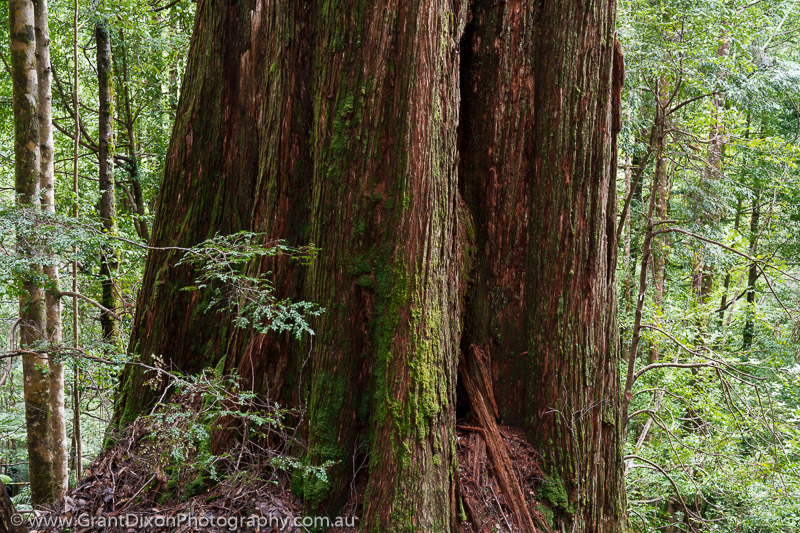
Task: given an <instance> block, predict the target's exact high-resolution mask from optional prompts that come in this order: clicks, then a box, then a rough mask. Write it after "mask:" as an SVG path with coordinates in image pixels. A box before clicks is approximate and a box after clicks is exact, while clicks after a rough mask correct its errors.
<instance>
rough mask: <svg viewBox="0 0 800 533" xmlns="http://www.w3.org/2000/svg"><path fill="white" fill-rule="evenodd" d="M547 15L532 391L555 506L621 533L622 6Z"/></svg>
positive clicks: (579, 6)
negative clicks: (618, 22) (618, 33)
mask: <svg viewBox="0 0 800 533" xmlns="http://www.w3.org/2000/svg"><path fill="white" fill-rule="evenodd" d="M540 16H541V19H540V20H539V24H540V32H541V37H540V39H541V40H540V42H539V43H538V47H537V55H536V59H537V61H535V64H534V72H535V73H536V80H535V86H536V99H535V103H534V108H535V120H534V149H533V154H534V172H533V181H532V187H533V189H532V190H534V191H536V194H533V195H532V198H531V200H532V208H531V229H530V244H531V245H530V246H529V249H528V260H529V263H528V276H527V293H526V299H527V302H528V308H527V309H526V315H527V316H526V321H527V325H528V334H529V343H528V350H527V351H528V354H526V355H525V357H527V358H529V359H530V360H531V361H532V362H533V364H532V369H531V373H530V376H531V377H532V378H535V379H534V380H530V381H528V388H527V390H526V394H525V396H523V398H526V399H527V400H528V402H527V403H528V413H529V415H528V416H529V422H528V424H529V426H528V427H529V433H530V434H532V435H533V436H534V443H535V445H536V447H537V449H539V450H540V452H541V453H542V454H543V456H544V457H545V459H546V464H545V466H546V469H547V472H548V474H549V476H550V478H549V479H548V482H549V483H550V486H551V487H558V490H556V489H554V490H556V492H560V490H561V488H562V487H563V489H564V491H565V493H566V502H563V503H562V504H561V505H559V506H558V508H557V520H558V521H559V522H561V524H562V525H561V528H562V530H564V529H566V530H570V529H571V528H572V527H575V528H576V530H578V531H617V530H620V529H622V528H624V527H625V525H626V523H627V518H626V517H625V502H626V500H625V488H624V483H623V473H622V472H623V462H622V432H623V428H624V420H622V419H621V416H620V412H621V411H620V400H621V398H620V385H619V375H618V371H619V365H620V360H619V351H618V344H617V339H618V332H617V321H616V314H617V313H616V298H615V291H616V276H615V271H616V251H617V244H616V238H615V233H616V228H615V222H616V196H615V191H616V157H617V145H616V134H617V132H618V131H619V128H620V119H621V109H620V108H621V104H620V94H621V88H622V77H623V76H624V73H623V66H622V52H621V49H620V48H619V44H618V43H616V46H615V39H614V31H615V28H614V24H615V3H614V2H608V3H603V2H597V3H586V2H582V1H568V2H546V3H545V4H544V6H543V8H542V13H541V15H540ZM508 377H510V376H508ZM559 499H561V498H559ZM561 500H563V499H561ZM573 519H574V520H576V521H577V523H573Z"/></svg>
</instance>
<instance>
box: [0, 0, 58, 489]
mask: <svg viewBox="0 0 800 533" xmlns="http://www.w3.org/2000/svg"><path fill="white" fill-rule="evenodd" d="M8 9H9V25H10V29H11V71H12V84H13V101H14V161H15V167H14V187H15V192H16V195H17V206H20V207H24V208H27V209H31V210H32V211H34V214H36V212H38V211H39V209H40V208H41V201H40V199H39V193H40V189H39V164H40V153H39V117H38V115H37V102H38V94H39V93H38V85H37V74H36V37H35V33H34V27H35V18H34V10H33V3H32V2H31V1H30V0H9V2H8ZM17 250H18V253H19V254H20V255H21V256H26V255H32V254H33V253H34V250H33V248H32V245H31V243H30V242H26V241H25V240H24V238H23V239H18V241H17ZM41 275H42V267H41V266H37V265H32V266H31V267H30V276H29V277H28V279H26V280H24V281H23V288H24V290H23V292H22V294H21V295H20V298H19V317H20V343H19V346H20V349H25V348H28V347H33V346H36V345H38V344H39V343H40V342H41V341H42V340H43V339H44V336H45V331H44V328H45V321H46V318H45V301H44V300H45V296H44V290H43V289H42V288H41V287H39V286H38V284H37V278H38V277H39V276H41ZM22 372H23V376H24V389H25V425H26V429H27V432H28V436H29V438H28V439H27V441H28V461H29V469H30V478H31V503H33V504H36V505H38V504H44V503H48V502H50V501H52V498H53V463H52V455H51V452H50V439H49V436H50V425H49V424H50V423H49V413H50V407H49V396H50V394H49V388H50V383H49V379H48V367H47V358H46V357H44V356H42V355H37V354H35V353H33V352H32V351H31V352H30V353H26V354H25V355H23V356H22Z"/></svg>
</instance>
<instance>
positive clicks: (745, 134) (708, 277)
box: [0, 0, 800, 532]
mask: <svg viewBox="0 0 800 533" xmlns="http://www.w3.org/2000/svg"><path fill="white" fill-rule="evenodd" d="M618 7H619V13H618V21H617V24H618V38H619V40H620V42H621V44H622V49H623V52H624V55H625V63H626V79H625V86H624V90H623V122H622V132H621V133H620V135H619V155H618V169H619V170H618V180H617V197H618V206H619V208H618V212H619V213H620V216H619V220H618V228H617V236H618V240H619V247H620V248H619V261H618V271H617V283H618V301H619V304H618V305H619V313H620V320H619V328H620V341H621V345H622V350H623V354H624V355H626V357H627V358H628V361H629V363H626V364H625V365H624V367H623V368H622V369H621V370H620V375H621V376H622V379H623V384H622V387H623V390H624V392H625V401H626V403H627V402H629V404H630V405H629V407H628V420H627V421H626V424H627V425H626V443H625V473H626V483H627V491H628V507H629V512H630V519H631V524H632V526H633V528H634V529H635V530H637V531H666V532H677V531H693V530H695V531H715V532H735V531H736V532H739V531H759V532H778V531H781V532H790V531H798V530H800V311H799V309H800V299H799V298H800V294H798V289H800V277H799V276H800V268H799V266H800V265H798V261H797V257H800V240H798V235H800V231H799V230H800V107H798V106H800V55H799V54H800V5H798V2H797V1H796V0H730V1H724V0H720V1H705V0H700V1H697V0H692V1H688V0H687V1H681V0H656V1H652V0H642V1H639V0H630V1H628V0H622V1H620V3H619V6H618ZM194 10H195V4H194V3H192V2H189V1H188V0H179V1H173V2H161V3H159V2H153V1H149V0H120V1H114V2H110V1H109V2H94V1H93V2H83V1H80V2H75V3H73V2H72V1H71V0H70V1H62V0H53V1H52V2H51V3H50V38H51V43H50V53H51V62H52V70H53V93H52V94H53V97H52V98H53V124H54V127H55V132H54V141H55V143H54V147H55V148H54V163H55V214H54V215H49V216H43V217H41V216H40V217H35V218H34V217H30V216H28V214H27V213H26V212H24V211H20V210H19V209H17V208H15V196H14V153H13V146H14V140H13V139H14V117H13V112H12V105H11V103H12V96H11V75H10V66H9V57H10V54H9V43H8V39H3V40H2V41H0V52H1V53H2V57H3V66H2V68H3V69H4V74H3V75H2V76H0V230H1V231H0V321H2V325H1V326H0V346H2V347H3V351H4V352H5V355H3V356H2V359H0V405H2V409H0V475H2V479H3V480H4V481H6V482H11V483H12V484H11V485H10V486H11V487H12V488H13V489H14V497H13V499H14V501H15V503H16V504H17V505H20V506H25V505H27V504H29V497H30V493H29V490H28V489H27V487H26V485H25V483H26V482H27V481H28V474H27V451H26V444H25V443H26V431H25V405H24V399H23V396H22V382H23V373H22V363H21V360H20V358H19V357H15V355H16V353H15V349H16V347H17V344H15V338H14V334H15V325H16V323H17V320H18V318H19V316H18V315H19V310H18V296H19V294H20V293H21V291H23V290H24V287H23V285H24V282H25V281H26V278H25V275H24V273H25V272H26V271H27V269H28V268H29V266H30V264H31V262H33V263H39V264H56V265H57V267H58V270H59V272H60V283H61V291H62V298H61V299H62V302H63V304H64V308H63V339H64V340H63V343H64V345H65V346H69V347H70V348H74V349H73V350H71V351H70V350H66V352H65V354H64V355H63V362H64V368H65V382H66V406H67V411H68V416H67V417H66V432H67V436H68V441H69V445H68V449H69V472H70V480H71V483H74V482H75V477H76V475H75V474H76V471H78V470H81V468H82V466H85V465H86V464H88V463H89V462H91V461H92V460H93V459H94V458H95V457H96V456H97V454H98V453H99V451H100V450H101V447H102V445H103V442H104V438H105V437H106V428H107V427H108V425H109V423H110V422H111V417H112V414H113V407H114V401H115V400H114V395H115V392H116V391H117V390H118V382H117V381H118V376H119V372H120V369H121V364H122V363H123V362H124V361H125V358H126V355H125V354H126V350H125V347H126V346H127V344H128V335H129V332H130V327H131V319H132V316H133V313H134V307H135V301H136V293H137V289H138V288H139V285H140V283H141V280H142V277H143V270H144V261H145V256H146V252H147V246H146V245H147V243H148V242H149V240H150V232H151V228H152V221H153V210H154V205H155V201H156V198H157V195H158V192H159V185H160V183H161V176H162V173H163V170H164V166H165V154H166V152H167V147H168V144H169V141H170V135H171V132H172V128H173V124H174V121H175V118H176V112H177V108H178V99H179V96H180V87H181V81H182V77H183V75H184V70H185V67H186V53H187V50H188V45H189V40H190V37H191V32H192V26H193V17H194ZM98 27H102V28H104V29H105V30H106V31H105V35H106V38H107V40H108V42H109V43H110V62H108V63H106V64H104V63H103V62H102V61H101V60H99V59H98V57H100V56H99V55H98V45H99V44H101V45H102V43H99V41H98V35H99V33H102V32H98V31H97V28H98ZM0 28H3V34H4V35H7V34H8V29H9V20H8V13H7V10H5V9H2V10H0ZM104 79H105V80H106V81H105V82H104V81H103V80H104ZM104 84H105V86H106V87H108V88H109V89H110V95H111V104H112V105H111V115H110V122H107V123H106V125H104V122H103V113H101V111H102V109H101V107H100V105H99V103H98V102H99V100H100V93H101V91H102V90H103V88H102V87H103V86H104ZM109 124H110V143H109V144H108V147H109V157H110V160H111V161H112V167H113V168H112V170H113V172H112V173H110V174H108V173H107V174H106V175H104V176H101V171H100V166H101V165H100V163H101V161H102V159H103V157H102V156H101V145H102V144H103V142H102V138H103V135H104V132H105V134H109V129H108V125H109ZM76 137H77V139H76ZM76 140H77V141H78V143H77V152H76V150H75V148H76V143H75V141H76ZM107 184H111V185H110V186H108V185H107ZM109 202H110V203H111V205H112V206H113V207H114V209H112V210H111V212H110V214H109V211H108V210H107V209H108V205H109ZM104 209H105V211H104ZM21 238H22V239H30V240H37V241H39V242H41V241H44V242H46V243H47V249H48V250H49V252H48V254H46V256H43V257H28V256H20V255H19V254H18V253H17V251H16V250H17V249H16V248H15V246H16V243H17V241H18V239H21ZM226 246H230V247H231V248H230V249H232V250H239V248H236V243H233V244H231V243H226ZM288 252H289V253H297V254H304V253H306V252H307V250H300V251H298V250H288ZM53 258H55V259H53ZM251 259H253V258H252V257H250V256H248V257H245V260H246V261H249V260H251ZM44 283H45V284H46V283H50V281H45V282H44ZM198 283H202V280H200V281H199V282H198ZM77 295H80V296H77ZM308 309H311V312H312V313H313V312H316V311H314V310H313V308H305V310H306V311H307V310H308ZM109 310H111V311H113V312H109ZM287 312H291V309H290V310H288V311H287ZM300 312H301V313H302V312H303V310H302V309H301V310H300ZM297 323H298V322H294V324H297ZM300 323H302V324H305V323H304V322H302V321H300ZM287 327H291V326H287ZM295 327H296V326H295ZM109 328H110V329H109ZM108 331H113V332H114V333H113V334H112V335H108V334H107V333H108ZM303 331H304V330H303V327H300V328H299V329H298V330H297V331H296V332H297V333H298V334H301V333H303ZM630 354H634V357H632V358H630V357H628V356H629V355H630ZM623 359H625V358H623Z"/></svg>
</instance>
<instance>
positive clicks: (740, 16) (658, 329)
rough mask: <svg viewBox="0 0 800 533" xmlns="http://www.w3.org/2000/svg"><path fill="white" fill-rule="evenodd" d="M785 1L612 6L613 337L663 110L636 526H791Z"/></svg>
mask: <svg viewBox="0 0 800 533" xmlns="http://www.w3.org/2000/svg"><path fill="white" fill-rule="evenodd" d="M794 7H795V6H794V3H793V1H791V0H789V1H766V2H746V1H744V0H742V1H738V0H735V1H730V2H718V1H707V0H701V1H699V2H694V1H692V2H689V1H684V0H669V1H657V2H650V1H645V0H626V1H623V2H621V4H620V8H621V12H620V18H619V22H620V27H619V34H620V40H621V41H622V44H623V48H624V50H625V52H626V64H627V73H628V75H627V79H626V84H625V85H626V88H625V92H624V108H625V116H626V117H627V120H626V124H625V126H624V128H623V132H622V133H621V137H620V145H621V147H622V150H621V154H620V164H621V166H623V169H622V170H621V171H620V175H623V176H624V175H625V174H624V172H625V170H626V169H625V167H627V169H629V170H628V172H629V173H630V174H629V175H630V176H631V177H633V176H635V175H636V174H637V173H639V174H641V176H642V181H641V183H640V184H639V188H638V189H634V190H632V191H631V190H630V189H625V183H624V181H623V180H620V184H619V187H620V189H619V191H618V192H619V198H620V202H622V200H623V199H624V198H626V197H627V195H629V194H630V196H631V199H632V200H631V218H630V220H629V230H628V231H630V233H627V232H626V237H625V238H623V243H621V244H622V248H621V251H620V257H621V261H620V270H619V273H618V280H619V281H620V302H621V305H620V310H621V320H620V326H621V332H622V340H623V347H625V348H627V347H628V346H629V343H630V338H631V334H632V329H633V317H634V311H635V309H636V305H637V292H638V279H639V275H640V272H641V256H642V246H643V241H644V236H645V231H646V226H647V219H646V217H647V209H648V204H649V200H650V198H649V197H650V195H652V194H654V186H653V185H652V182H653V176H654V174H655V160H656V149H655V144H654V143H653V141H652V138H651V132H652V131H653V127H654V124H656V123H657V117H658V116H659V107H661V110H662V111H663V112H664V113H665V115H664V116H665V117H666V118H665V125H664V126H665V133H664V142H663V157H664V165H665V168H666V176H667V183H666V188H667V194H668V202H667V203H666V204H667V205H666V209H667V213H666V216H665V217H664V220H662V221H655V222H661V224H660V225H659V226H658V227H657V229H659V230H662V231H663V232H662V233H661V234H660V235H659V236H658V237H657V238H656V240H655V241H654V249H653V252H654V254H656V256H657V258H660V260H663V264H664V265H665V266H664V269H663V272H657V270H656V266H655V264H651V265H648V268H646V270H647V280H648V285H647V289H646V293H645V294H644V300H643V301H642V304H643V310H642V311H643V313H642V315H643V321H642V323H643V324H644V328H643V329H642V331H641V333H642V336H643V341H642V344H640V346H639V351H638V353H637V354H635V356H636V357H637V359H636V361H635V370H636V371H637V372H642V374H641V377H640V378H639V379H637V380H636V382H635V383H634V384H633V391H632V392H633V398H632V401H631V405H630V409H629V413H630V416H631V417H630V420H629V421H628V423H627V443H626V454H627V456H628V457H627V458H626V466H627V481H628V499H629V505H630V512H631V520H632V523H633V525H634V527H635V529H636V530H638V531H647V532H649V531H655V530H659V528H673V529H671V530H672V531H692V530H698V531H716V532H734V531H764V532H779V531H780V532H789V531H797V529H798V524H799V523H800V505H798V503H797V502H798V501H800V498H799V497H800V482H798V478H797V475H796V472H797V471H798V467H800V455H798V454H797V446H798V443H800V426H798V423H797V422H798V421H799V420H800V419H798V412H800V411H798V410H799V409H800V388H799V387H798V385H800V382H798V380H797V378H796V375H797V368H798V363H799V362H800V358H799V356H800V344H799V343H798V340H800V339H798V337H797V335H796V331H797V326H796V324H797V323H798V312H797V309H796V302H797V301H798V299H799V297H800V295H799V294H798V287H797V284H796V279H797V277H798V276H797V274H798V270H797V264H798V263H797V257H798V253H797V252H798V251H800V250H799V249H798V239H797V235H798V234H799V233H800V231H799V230H800V226H798V221H800V217H797V216H796V214H797V213H798V207H797V206H798V205H800V197H798V195H797V191H798V190H800V173H799V172H798V163H800V147H799V146H798V143H797V141H798V132H800V129H798V128H799V126H800V124H799V123H798V119H799V118H800V112H799V111H798V107H797V105H796V102H797V101H798V99H800V91H798V87H800V85H798V83H797V82H798V80H800V78H798V75H800V65H799V64H798V55H797V50H798V46H797V29H798V27H799V25H800V18H798V13H796V12H795V11H796V10H795V9H794ZM715 146H717V147H719V148H718V150H719V152H718V153H717V154H716V155H715V153H714V151H713V149H714V147H715ZM639 165H643V166H642V168H639ZM672 228H675V229H680V230H681V231H683V232H686V231H688V232H690V233H692V234H694V235H696V236H698V237H695V236H692V235H687V234H686V233H679V232H670V230H671V229H672ZM703 239H704V240H703ZM625 241H627V243H626V242H625ZM627 250H630V251H629V252H628V251H627ZM750 257H753V258H755V260H756V263H757V264H756V266H755V267H754V266H753V260H751V259H750ZM751 272H753V273H755V274H757V276H756V280H755V281H754V283H753V284H752V285H751V284H750V279H749V278H750V277H751ZM661 275H663V278H662V279H654V277H655V276H661ZM656 282H658V283H656ZM659 285H660V286H661V287H663V288H662V289H659ZM748 293H749V294H750V295H751V296H750V298H749V299H748ZM748 332H749V333H748ZM748 335H750V336H751V337H752V341H747V339H748ZM626 355H627V354H626ZM651 363H655V365H656V366H649V367H648V365H650V364H651ZM622 373H623V375H624V369H623V372H622Z"/></svg>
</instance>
